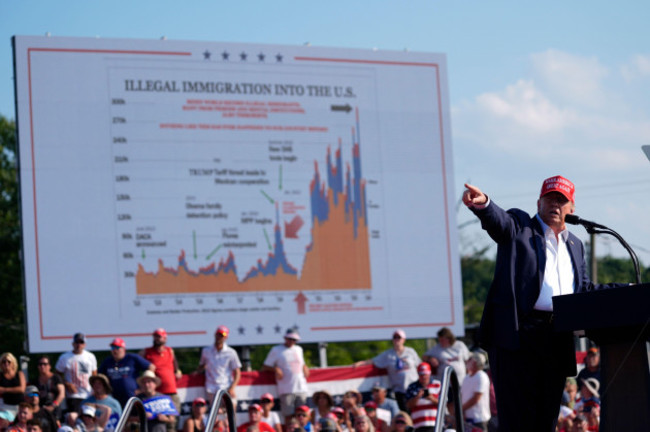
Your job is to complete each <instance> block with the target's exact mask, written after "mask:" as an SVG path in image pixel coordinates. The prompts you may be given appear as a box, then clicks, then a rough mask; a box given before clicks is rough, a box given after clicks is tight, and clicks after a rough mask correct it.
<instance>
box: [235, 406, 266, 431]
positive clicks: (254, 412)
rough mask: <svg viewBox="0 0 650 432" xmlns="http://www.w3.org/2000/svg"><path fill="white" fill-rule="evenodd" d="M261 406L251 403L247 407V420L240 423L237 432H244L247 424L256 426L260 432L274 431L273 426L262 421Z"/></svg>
mask: <svg viewBox="0 0 650 432" xmlns="http://www.w3.org/2000/svg"><path fill="white" fill-rule="evenodd" d="M262 411H263V410H262V407H261V406H260V405H258V404H253V405H251V406H250V407H248V420H249V421H248V422H246V423H244V424H243V425H240V426H239V427H238V428H237V432H246V431H247V430H248V427H249V426H257V428H258V429H259V431H260V432H275V429H273V427H272V426H271V425H270V424H268V423H265V422H263V421H262Z"/></svg>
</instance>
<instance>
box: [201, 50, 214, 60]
mask: <svg viewBox="0 0 650 432" xmlns="http://www.w3.org/2000/svg"><path fill="white" fill-rule="evenodd" d="M211 55H212V53H211V52H210V51H208V50H205V51H204V52H203V60H210V56H211Z"/></svg>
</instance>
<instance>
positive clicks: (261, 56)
mask: <svg viewBox="0 0 650 432" xmlns="http://www.w3.org/2000/svg"><path fill="white" fill-rule="evenodd" d="M257 58H258V59H259V61H261V62H263V61H264V59H265V58H266V56H265V55H264V53H259V54H258V55H257Z"/></svg>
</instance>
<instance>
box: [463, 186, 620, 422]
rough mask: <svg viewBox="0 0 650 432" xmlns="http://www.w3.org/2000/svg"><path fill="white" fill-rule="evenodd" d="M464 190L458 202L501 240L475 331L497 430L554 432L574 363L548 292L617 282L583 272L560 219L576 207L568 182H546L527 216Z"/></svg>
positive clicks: (578, 245)
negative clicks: (485, 361)
mask: <svg viewBox="0 0 650 432" xmlns="http://www.w3.org/2000/svg"><path fill="white" fill-rule="evenodd" d="M465 188H466V189H465V191H464V193H463V203H464V204H465V205H466V206H467V207H468V208H469V209H470V210H471V211H472V212H473V213H474V214H475V215H476V216H477V217H478V218H479V220H480V221H481V226H482V227H483V229H484V230H486V231H487V233H488V234H489V235H490V237H491V238H492V239H493V240H494V241H495V242H496V243H497V245H498V249H497V259H496V268H495V272H494V279H493V281H492V285H491V286H490V290H489V291H488V296H487V299H486V302H485V308H484V310H483V318H482V319H481V327H480V333H479V335H480V342H481V345H482V346H483V347H484V348H485V349H486V350H487V351H488V354H489V359H490V369H491V371H492V379H493V381H494V389H495V392H496V398H497V411H498V417H499V431H518V432H519V431H544V432H552V431H555V425H556V423H557V418H558V413H559V407H560V401H561V398H562V391H563V388H564V382H565V379H566V377H567V376H574V375H575V374H576V362H575V352H574V345H573V336H572V334H571V333H558V332H555V331H554V330H553V303H552V297H554V296H556V295H565V294H572V293H577V292H583V291H589V290H592V289H601V288H607V287H613V286H617V285H610V286H606V285H594V284H593V283H592V282H591V280H589V278H588V276H587V266H586V263H585V260H584V246H583V244H582V242H581V241H580V240H579V239H578V238H577V237H576V236H575V235H573V234H571V233H570V232H569V231H568V230H567V229H566V226H565V223H564V218H565V216H566V215H567V214H571V213H573V212H574V211H575V187H574V185H573V183H571V182H570V181H569V180H567V179H565V178H564V177H562V176H555V177H551V178H548V179H546V180H544V183H543V184H542V190H541V192H540V197H539V199H538V201H537V214H536V215H535V216H532V217H531V216H529V215H528V214H527V213H526V212H524V211H522V210H519V209H510V210H508V211H505V210H503V209H501V208H500V207H499V206H497V205H496V204H495V203H494V202H492V201H491V200H490V199H489V198H488V196H487V195H485V194H484V193H483V192H481V190H480V189H479V188H477V187H475V186H472V185H469V184H466V185H465Z"/></svg>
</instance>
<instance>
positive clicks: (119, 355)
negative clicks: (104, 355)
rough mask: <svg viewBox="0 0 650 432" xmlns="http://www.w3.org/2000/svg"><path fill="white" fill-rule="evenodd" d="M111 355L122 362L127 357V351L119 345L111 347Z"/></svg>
mask: <svg viewBox="0 0 650 432" xmlns="http://www.w3.org/2000/svg"><path fill="white" fill-rule="evenodd" d="M111 355H112V356H113V358H114V359H115V360H117V361H119V360H122V359H123V358H124V356H125V355H126V349H125V348H122V347H119V346H117V345H111Z"/></svg>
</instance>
